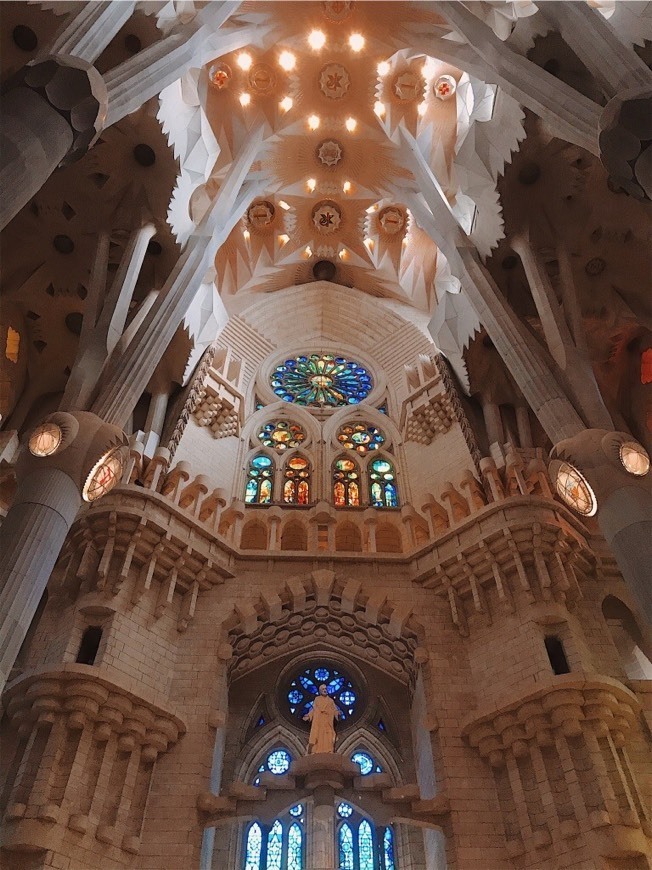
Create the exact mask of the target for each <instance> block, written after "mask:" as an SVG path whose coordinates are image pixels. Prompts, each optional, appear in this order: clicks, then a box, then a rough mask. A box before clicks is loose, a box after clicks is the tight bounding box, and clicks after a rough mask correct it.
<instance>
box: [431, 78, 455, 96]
mask: <svg viewBox="0 0 652 870" xmlns="http://www.w3.org/2000/svg"><path fill="white" fill-rule="evenodd" d="M432 89H433V92H434V94H435V96H436V97H437V99H438V100H450V98H451V97H452V96H453V95H454V94H455V91H456V90H457V82H456V81H455V79H454V78H453V76H448V75H444V76H439V78H438V79H437V81H436V82H435V83H434V85H433V86H432Z"/></svg>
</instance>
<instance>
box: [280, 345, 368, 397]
mask: <svg viewBox="0 0 652 870" xmlns="http://www.w3.org/2000/svg"><path fill="white" fill-rule="evenodd" d="M270 383H271V387H272V390H273V391H274V393H275V394H276V395H277V396H278V397H279V398H280V399H282V400H283V401H284V402H293V403H295V404H297V405H305V406H309V407H318V408H323V407H331V408H336V407H339V406H342V405H357V404H358V403H359V402H363V401H364V400H365V399H366V398H367V396H368V395H369V393H371V391H372V389H373V382H372V379H371V375H370V374H369V372H368V371H367V370H366V369H365V368H364V366H361V365H360V364H359V363H357V362H354V361H353V360H347V359H346V358H345V357H342V356H335V355H334V354H326V353H312V354H307V355H301V356H296V357H293V358H289V359H286V360H285V361H284V362H282V363H280V364H279V365H277V366H276V368H275V369H274V371H273V373H272V376H271V379H270Z"/></svg>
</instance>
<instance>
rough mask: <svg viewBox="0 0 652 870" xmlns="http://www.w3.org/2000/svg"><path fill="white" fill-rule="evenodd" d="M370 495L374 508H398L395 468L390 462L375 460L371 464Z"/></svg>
mask: <svg viewBox="0 0 652 870" xmlns="http://www.w3.org/2000/svg"><path fill="white" fill-rule="evenodd" d="M369 495H370V500H371V504H372V506H373V507H377V508H386V507H389V508H393V507H398V489H397V488H396V479H395V473H394V466H393V465H392V463H391V462H390V461H389V460H387V459H374V460H373V462H371V463H369Z"/></svg>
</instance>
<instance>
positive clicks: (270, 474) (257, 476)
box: [245, 453, 274, 504]
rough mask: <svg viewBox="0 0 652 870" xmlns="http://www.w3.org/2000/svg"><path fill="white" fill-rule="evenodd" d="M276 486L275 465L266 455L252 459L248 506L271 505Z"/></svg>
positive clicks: (247, 488) (247, 496)
mask: <svg viewBox="0 0 652 870" xmlns="http://www.w3.org/2000/svg"><path fill="white" fill-rule="evenodd" d="M273 486H274V463H273V462H272V460H271V459H270V457H269V456H266V455H265V454H264V453H259V454H258V455H256V456H254V457H252V459H251V460H250V462H249V472H248V474H247V485H246V486H245V502H246V503H247V504H270V502H271V501H272V490H273Z"/></svg>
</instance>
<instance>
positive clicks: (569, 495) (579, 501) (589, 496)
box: [556, 462, 598, 517]
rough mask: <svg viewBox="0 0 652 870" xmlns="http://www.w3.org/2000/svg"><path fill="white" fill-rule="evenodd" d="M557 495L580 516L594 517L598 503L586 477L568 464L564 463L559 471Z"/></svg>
mask: <svg viewBox="0 0 652 870" xmlns="http://www.w3.org/2000/svg"><path fill="white" fill-rule="evenodd" d="M556 487H557V494H558V495H559V497H560V498H561V499H562V500H563V501H564V502H566V504H567V505H568V506H569V507H571V508H572V509H573V510H574V511H576V512H577V513H578V514H581V515H582V516H583V517H592V516H593V515H594V514H595V513H596V511H597V509H598V502H597V499H596V497H595V493H594V492H593V490H592V489H591V486H590V485H589V482H588V481H587V480H586V478H585V477H584V475H583V474H582V473H581V472H580V471H578V470H577V468H575V467H574V466H572V465H569V464H568V462H562V463H561V465H560V466H559V469H558V471H557V480H556Z"/></svg>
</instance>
